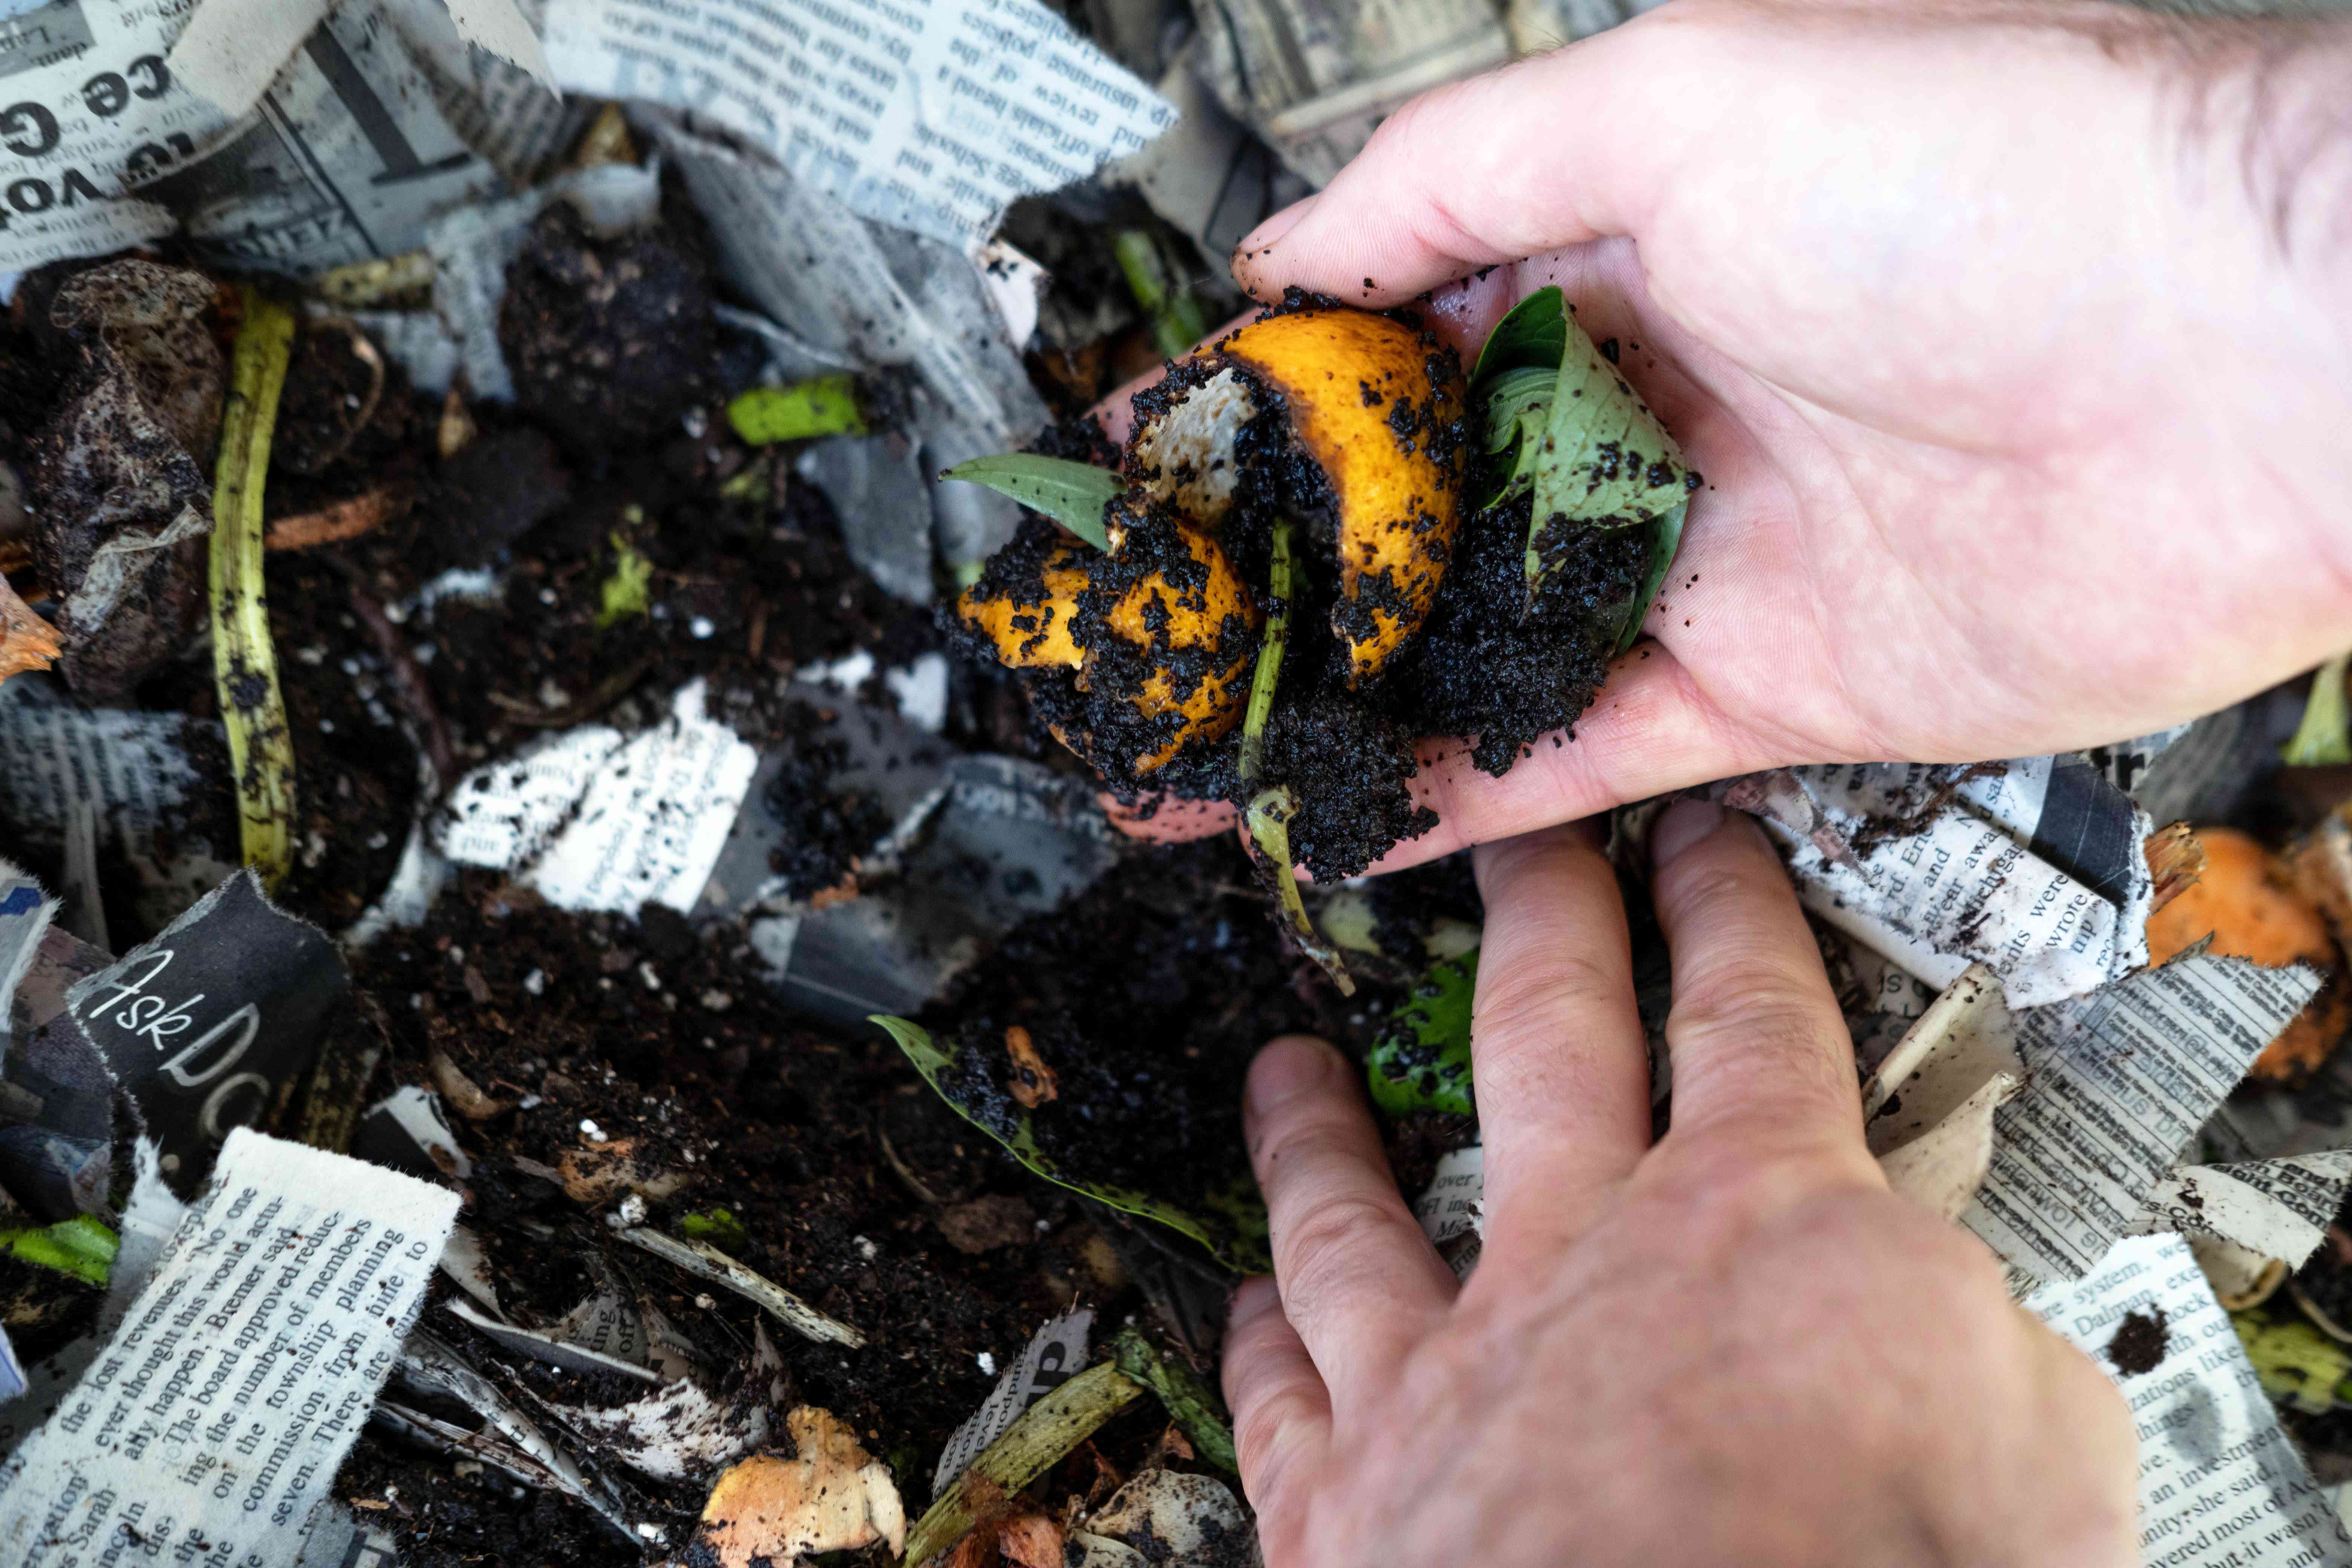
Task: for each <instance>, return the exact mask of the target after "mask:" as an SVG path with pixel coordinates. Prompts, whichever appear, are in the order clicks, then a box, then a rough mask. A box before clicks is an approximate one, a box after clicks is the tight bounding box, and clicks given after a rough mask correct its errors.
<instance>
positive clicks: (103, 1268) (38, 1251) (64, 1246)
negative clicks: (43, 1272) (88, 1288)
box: [0, 1214, 121, 1285]
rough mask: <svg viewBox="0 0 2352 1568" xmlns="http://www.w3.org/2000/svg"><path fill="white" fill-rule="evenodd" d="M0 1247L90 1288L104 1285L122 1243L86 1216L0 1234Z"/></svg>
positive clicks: (17, 1256)
mask: <svg viewBox="0 0 2352 1568" xmlns="http://www.w3.org/2000/svg"><path fill="white" fill-rule="evenodd" d="M0 1246H5V1247H7V1249H8V1250H9V1252H10V1253H12V1254H13V1255H15V1256H16V1258H19V1259H21V1260H22V1261H24V1262H26V1263H33V1264H37V1265H39V1266H40V1267H41V1268H54V1269H56V1270H57V1271H58V1273H60V1274H70V1275H72V1276H73V1277H74V1278H75V1279H79V1280H81V1281H82V1282H83V1283H84V1284H87V1285H103V1284H105V1283H106V1275H107V1271H108V1270H109V1269H110V1268H113V1267H114V1253H115V1249H116V1248H117V1247H120V1246H121V1239H120V1238H119V1237H116V1235H115V1234H114V1232H113V1230H112V1228H111V1227H110V1226H108V1225H107V1224H106V1223H105V1222H104V1221H103V1220H98V1219H93V1218H91V1217H90V1216H89V1215H86V1214H85V1215H75V1216H74V1217H73V1218H71V1219H65V1220H59V1221H58V1223H57V1224H55V1225H52V1226H32V1227H28V1228H26V1229H24V1230H11V1231H5V1232H0Z"/></svg>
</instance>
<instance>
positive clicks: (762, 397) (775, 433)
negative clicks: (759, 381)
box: [727, 373, 866, 447]
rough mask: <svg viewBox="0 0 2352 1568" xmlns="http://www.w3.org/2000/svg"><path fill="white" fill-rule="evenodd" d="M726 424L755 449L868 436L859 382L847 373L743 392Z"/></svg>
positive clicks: (731, 405)
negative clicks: (778, 443)
mask: <svg viewBox="0 0 2352 1568" xmlns="http://www.w3.org/2000/svg"><path fill="white" fill-rule="evenodd" d="M727 423H729V424H730V425H732V426H735V434H736V435H738V436H740V437H742V438H743V439H744V440H746V441H749V442H750V443H751V445H752V446H754V447H764V446H767V445H768V444H770V443H771V442H774V441H805V440H807V439H809V438H810V437H815V436H863V435H865V434H866V416H865V415H864V414H862V413H861V412H860V411H859V410H858V406H857V378H856V376H853V375H850V374H847V373H844V374H840V375H820V376H818V377H816V378H815V379H814V380H813V381H802V382H795V383H793V384H792V385H790V386H755V387H752V388H751V390H750V391H748V392H743V393H739V394H737V395H736V396H735V398H734V399H733V401H731V402H730V403H729V404H728V405H727Z"/></svg>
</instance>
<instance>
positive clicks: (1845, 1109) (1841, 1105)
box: [1651, 800, 1876, 1169]
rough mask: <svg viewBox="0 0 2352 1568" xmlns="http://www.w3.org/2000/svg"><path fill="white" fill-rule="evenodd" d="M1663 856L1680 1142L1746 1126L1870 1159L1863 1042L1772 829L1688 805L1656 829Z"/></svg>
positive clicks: (1710, 807)
mask: <svg viewBox="0 0 2352 1568" xmlns="http://www.w3.org/2000/svg"><path fill="white" fill-rule="evenodd" d="M1651 850H1652V854H1653V856H1654V859H1655V863H1656V871H1655V875H1654V880H1653V883H1652V888H1653V892H1654V896H1655V899H1656V903H1657V910H1658V923H1659V924H1660V925H1661V926H1662V927H1663V928H1664V931H1665V936H1666V942H1667V945H1668V946H1669V947H1670V948H1671V949H1672V950H1673V954H1674V998H1675V999H1674V1008H1673V1011H1672V1012H1671V1013H1670V1014H1669V1015H1668V1016H1667V1019H1666V1044H1667V1047H1668V1049H1669V1050H1670V1051H1671V1052H1672V1054H1673V1061H1674V1081H1675V1100H1674V1131H1673V1133H1672V1134H1671V1136H1672V1137H1674V1138H1676V1139H1682V1140H1689V1139H1694V1138H1703V1137H1707V1136H1710V1135H1712V1134H1714V1133H1716V1132H1717V1131H1724V1130H1729V1129H1737V1130H1740V1131H1747V1132H1760V1133H1763V1134H1765V1135H1767V1136H1769V1138H1771V1139H1773V1140H1774V1141H1776V1142H1781V1143H1784V1144H1790V1145H1801V1146H1803V1147H1806V1148H1809V1149H1812V1150H1816V1151H1820V1150H1828V1151H1832V1152H1836V1153H1838V1154H1840V1155H1841V1156H1851V1157H1852V1158H1853V1159H1857V1160H1859V1161H1860V1162H1861V1163H1863V1164H1864V1165H1870V1163H1871V1162H1870V1156H1869V1153H1868V1152H1867V1151H1866V1150H1865V1149H1864V1146H1863V1140H1862V1097H1861V1090H1860V1087H1859V1085H1858V1083H1857V1081H1856V1079H1855V1074H1854V1068H1853V1042H1852V1039H1851V1038H1850V1037H1849V1036H1848V1035H1847V1033H1846V1028H1845V1021H1844V1018H1843V1016H1841V1015H1840V1014H1839V1012H1838V1006H1837V999H1836V998H1835V996H1833V995H1832V994H1831V991H1830V983H1829V976H1828V974H1827V973H1825V972H1824V971H1823V970H1822V957H1821V950H1820V948H1819V947H1817V946H1816V945H1815V944H1814V942H1813V935H1812V932H1811V930H1810V929H1809V928H1808V927H1807V926H1806V924H1805V918H1804V916H1803V914H1802V913H1801V912H1800V911H1799V910H1798V907H1797V894H1796V889H1793V888H1792V887H1790V883H1789V878H1788V873H1786V872H1785V871H1783V870H1782V869H1781V868H1780V858H1779V857H1778V856H1776V855H1774V854H1773V853H1772V847H1771V846H1770V845H1769V843H1767V842H1766V841H1765V837H1764V833H1763V830H1762V829H1761V828H1759V827H1758V826H1756V825H1755V824H1754V823H1753V822H1751V821H1749V820H1748V818H1747V817H1746V816H1743V815H1741V814H1739V813H1737V812H1727V811H1725V810H1724V809H1723V808H1722V807H1721V806H1718V805H1714V804H1713V803H1711V802H1708V801H1703V800H1685V801H1680V802H1677V803H1676V804H1675V805H1673V806H1672V807H1670V808H1669V809H1668V810H1667V811H1666V813H1665V815H1664V816H1662V817H1660V818H1659V820H1658V823H1657V825H1656V826H1655V827H1654V829H1653V830H1652V833H1651ZM1871 1168H1872V1169H1875V1168H1876V1167H1875V1166H1871Z"/></svg>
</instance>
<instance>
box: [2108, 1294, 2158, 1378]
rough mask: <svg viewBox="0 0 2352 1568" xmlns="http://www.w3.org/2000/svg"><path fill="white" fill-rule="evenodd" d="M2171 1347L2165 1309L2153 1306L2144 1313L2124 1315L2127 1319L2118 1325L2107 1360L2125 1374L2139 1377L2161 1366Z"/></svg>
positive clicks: (2110, 1341)
mask: <svg viewBox="0 0 2352 1568" xmlns="http://www.w3.org/2000/svg"><path fill="white" fill-rule="evenodd" d="M2171 1347H2172V1340H2171V1336H2170V1334H2169V1333H2168V1331H2167V1329H2166V1326H2165V1316H2164V1309H2163V1308H2161V1307H2150V1308H2149V1309H2148V1310H2147V1311H2145V1312H2126V1313H2125V1314H2124V1321H2122V1322H2120V1323H2117V1324H2116V1336H2115V1338H2113V1339H2111V1340H2109V1341H2108V1342H2107V1360H2108V1361H2110V1362H2112V1363H2115V1369H2116V1371H2117V1372H2119V1373H2123V1374H2124V1376H2126V1377H2137V1376H2139V1375H2140V1374H2141V1373H2148V1372H2154V1371H2155V1370H2156V1369H2157V1368H2158V1367H2159V1366H2162V1365H2163V1364H2164V1358H2165V1357H2166V1356H2167V1355H2168V1354H2169V1353H2170V1352H2171Z"/></svg>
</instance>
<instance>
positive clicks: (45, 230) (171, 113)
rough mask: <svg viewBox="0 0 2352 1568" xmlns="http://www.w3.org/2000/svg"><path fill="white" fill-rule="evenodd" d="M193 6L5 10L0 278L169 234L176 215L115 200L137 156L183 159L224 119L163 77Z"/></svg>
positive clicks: (53, 1)
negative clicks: (166, 55)
mask: <svg viewBox="0 0 2352 1568" xmlns="http://www.w3.org/2000/svg"><path fill="white" fill-rule="evenodd" d="M192 9H194V0H160V3H159V4H156V5H120V4H113V3H110V0H49V4H47V5H41V4H33V5H25V4H22V3H21V0H20V3H18V4H16V5H9V6H7V7H6V9H5V13H0V148H5V150H6V152H7V153H8V156H7V158H6V160H5V167H6V171H7V174H6V183H5V186H0V272H18V271H25V270H28V269H30V268H35V267H38V266H40V265H41V264H42V263H43V262H46V261H56V260H58V259H60V258H64V257H68V256H94V255H98V254H100V253H101V252H103V251H109V250H120V249H121V248H122V247H124V246H127V245H137V244H140V243H142V241H145V240H150V239H153V238H155V237H158V236H160V235H164V234H169V233H170V232H171V231H172V226H173V225H172V216H171V214H169V213H168V212H166V211H164V210H163V208H162V207H160V206H158V205H155V204H153V203H152V202H147V201H138V200H131V199H127V198H124V197H122V196H121V188H122V173H123V164H124V158H125V156H126V154H131V153H133V150H134V149H137V150H139V151H140V152H142V153H147V154H148V155H149V156H151V157H155V156H160V157H161V158H163V159H165V160H171V159H175V158H179V157H185V156H189V155H192V154H193V153H194V152H195V151H196V147H197V141H198V139H199V138H200V137H203V136H205V135H207V134H210V133H213V132H217V130H218V129H219V127H220V124H221V117H220V114H219V112H218V111H217V110H215V109H214V108H213V107H212V106H211V105H210V104H207V103H205V102H203V101H202V100H198V99H196V98H194V96H192V95H191V94H189V93H188V92H187V91H185V90H184V89H179V88H177V87H175V86H173V82H172V79H171V76H170V73H168V72H167V71H166V70H165V69H164V68H163V50H164V47H165V46H166V45H167V44H168V43H169V42H170V41H171V38H172V37H173V34H175V33H176V32H178V31H179V29H180V26H181V25H182V24H183V23H184V21H185V19H186V17H187V15H188V13H189V12H190V11H191V10H192ZM142 143H143V144H144V145H143V146H142Z"/></svg>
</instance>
